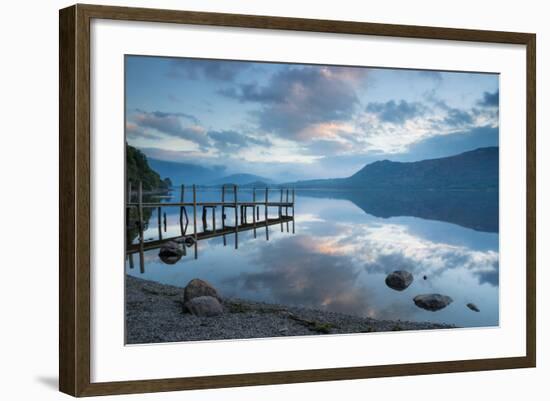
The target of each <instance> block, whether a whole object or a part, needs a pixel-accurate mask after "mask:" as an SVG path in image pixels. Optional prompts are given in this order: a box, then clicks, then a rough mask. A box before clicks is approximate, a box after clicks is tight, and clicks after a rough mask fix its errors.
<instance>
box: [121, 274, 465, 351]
mask: <svg viewBox="0 0 550 401" xmlns="http://www.w3.org/2000/svg"><path fill="white" fill-rule="evenodd" d="M125 287H126V301H125V304H126V311H125V314H126V343H127V344H146V343H162V342H181V341H204V340H229V339H251V338H266V337H289V336H306V335H324V334H352V333H370V332H387V331H406V330H430V329H449V328H456V327H457V326H454V325H449V324H441V323H432V322H410V321H402V320H379V319H372V318H366V317H359V316H353V315H347V314H344V313H339V312H329V311H323V310H316V309H308V308H303V307H294V306H288V305H280V304H269V303H264V302H256V301H249V300H243V299H238V298H231V299H224V300H223V302H222V304H223V307H224V313H223V314H221V315H219V316H212V317H199V316H194V315H192V314H190V313H185V312H184V311H183V309H184V308H183V287H175V286H172V285H167V284H160V283H157V282H154V281H149V280H144V279H140V278H137V277H133V276H130V275H126V282H125Z"/></svg>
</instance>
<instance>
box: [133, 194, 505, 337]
mask: <svg viewBox="0 0 550 401" xmlns="http://www.w3.org/2000/svg"><path fill="white" fill-rule="evenodd" d="M241 192H242V194H241ZM259 193H260V192H258V194H259ZM262 194H263V193H262ZM258 196H259V200H263V198H262V197H261V196H260V195H258ZM278 196H279V195H278V192H276V190H274V191H273V193H272V197H273V199H272V200H273V201H277V200H278ZM179 197H180V195H179V192H174V193H173V199H172V198H162V201H163V202H177V201H179ZM239 197H240V198H241V199H243V198H245V197H246V198H247V199H251V193H250V191H246V190H242V189H239ZM197 198H198V199H199V200H202V201H208V200H216V201H219V200H220V190H216V191H214V190H211V189H209V190H201V191H199V192H198V195H197ZM190 200H191V197H190V194H186V201H190ZM189 209H192V208H188V211H189ZM218 209H219V208H218ZM163 212H166V214H167V226H166V232H164V231H163V237H165V238H166V237H171V236H177V235H180V224H179V208H163ZM232 213H233V211H232V210H229V211H227V214H228V219H229V220H228V221H229V222H228V224H232ZM261 213H263V209H262V210H261ZM272 213H274V211H273V212H272ZM189 217H190V219H191V224H190V227H189V229H188V233H189V232H192V230H193V226H192V210H191V211H190V213H189ZM261 217H262V218H263V215H262V216H261ZM216 219H217V222H218V224H220V222H221V211H220V210H218V211H217V216H216ZM198 221H199V222H200V221H201V218H200V216H198ZM209 221H210V216H209ZM292 224H293V223H292V222H291V223H290V227H289V230H288V231H287V228H286V225H285V226H284V227H283V230H282V231H281V227H279V225H274V226H271V227H269V240H268V241H267V240H266V238H265V228H263V227H262V228H258V230H257V231H258V232H257V238H254V234H253V231H252V230H250V231H245V232H239V238H238V241H239V246H238V249H235V248H234V237H233V234H230V235H227V236H226V241H227V246H224V244H223V239H222V238H221V237H219V238H213V239H209V240H203V241H199V243H198V258H197V259H195V258H194V255H193V252H192V249H193V248H188V252H187V255H186V256H184V257H183V258H182V259H180V260H179V261H178V262H176V263H175V264H173V265H169V264H165V263H164V262H162V261H161V260H160V258H159V256H158V249H157V250H151V251H146V252H145V256H144V259H145V266H144V267H145V271H144V272H143V273H140V269H139V257H137V256H138V255H134V259H135V261H134V267H133V268H130V264H129V262H128V260H127V261H126V267H125V269H126V273H127V274H130V275H132V276H136V277H140V278H143V279H147V280H153V281H157V282H160V283H164V284H171V285H175V286H179V287H183V286H185V285H186V284H187V282H189V281H190V280H191V279H193V278H201V279H203V280H207V281H209V282H210V283H211V284H212V285H213V286H214V287H215V288H217V289H218V291H220V293H221V294H222V296H224V297H237V298H244V299H248V300H253V301H264V302H269V303H277V304H285V305H294V306H302V307H308V308H315V309H322V310H329V311H335V312H342V313H347V314H352V315H358V316H365V317H372V318H377V319H383V320H384V319H390V320H398V319H400V320H412V321H431V322H440V323H448V324H455V325H457V326H461V327H480V326H496V325H498V324H499V236H498V192H482V191H479V192H476V191H422V192H415V191H401V192H388V191H384V192H375V191H373V192H370V193H369V192H365V191H361V192H353V191H320V190H308V191H305V190H304V191H297V193H296V199H295V221H294V227H292ZM199 226H200V225H199ZM293 228H294V233H293V232H292V231H293ZM144 238H145V239H146V240H148V239H157V238H158V226H157V215H156V212H155V213H153V214H152V215H151V217H150V218H149V224H148V227H147V229H146V231H145V233H144ZM136 241H137V240H135V239H134V243H135V242H136ZM136 262H137V263H136ZM394 270H407V271H409V272H410V273H412V274H413V276H414V281H413V283H412V284H411V285H410V286H409V287H408V288H407V289H406V290H404V291H402V292H398V291H395V290H392V289H390V288H388V287H387V286H386V284H385V281H384V280H385V278H386V275H387V274H388V273H391V272H392V271H394ZM425 293H440V294H443V295H448V296H450V297H451V298H453V300H454V302H453V303H452V304H450V305H449V306H448V307H446V308H445V309H442V310H440V311H437V312H430V311H426V310H423V309H420V308H419V307H417V306H416V305H415V304H414V302H413V300H412V299H413V298H414V296H416V295H418V294H425ZM470 302H471V303H474V304H476V305H477V306H478V307H479V309H480V312H474V311H472V310H470V309H468V308H467V307H466V304H467V303H470Z"/></svg>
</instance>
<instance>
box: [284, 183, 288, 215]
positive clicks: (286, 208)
mask: <svg viewBox="0 0 550 401" xmlns="http://www.w3.org/2000/svg"><path fill="white" fill-rule="evenodd" d="M285 215H286V216H288V188H287V189H286V206H285Z"/></svg>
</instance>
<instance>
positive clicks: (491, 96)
mask: <svg viewBox="0 0 550 401" xmlns="http://www.w3.org/2000/svg"><path fill="white" fill-rule="evenodd" d="M499 97H500V95H499V91H498V90H497V91H495V92H494V93H491V92H483V98H482V99H481V100H479V101H478V102H477V104H478V105H479V106H481V107H498V105H499Z"/></svg>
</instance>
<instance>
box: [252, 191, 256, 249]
mask: <svg viewBox="0 0 550 401" xmlns="http://www.w3.org/2000/svg"><path fill="white" fill-rule="evenodd" d="M252 204H253V205H254V206H252V224H253V226H254V238H256V188H252Z"/></svg>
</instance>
